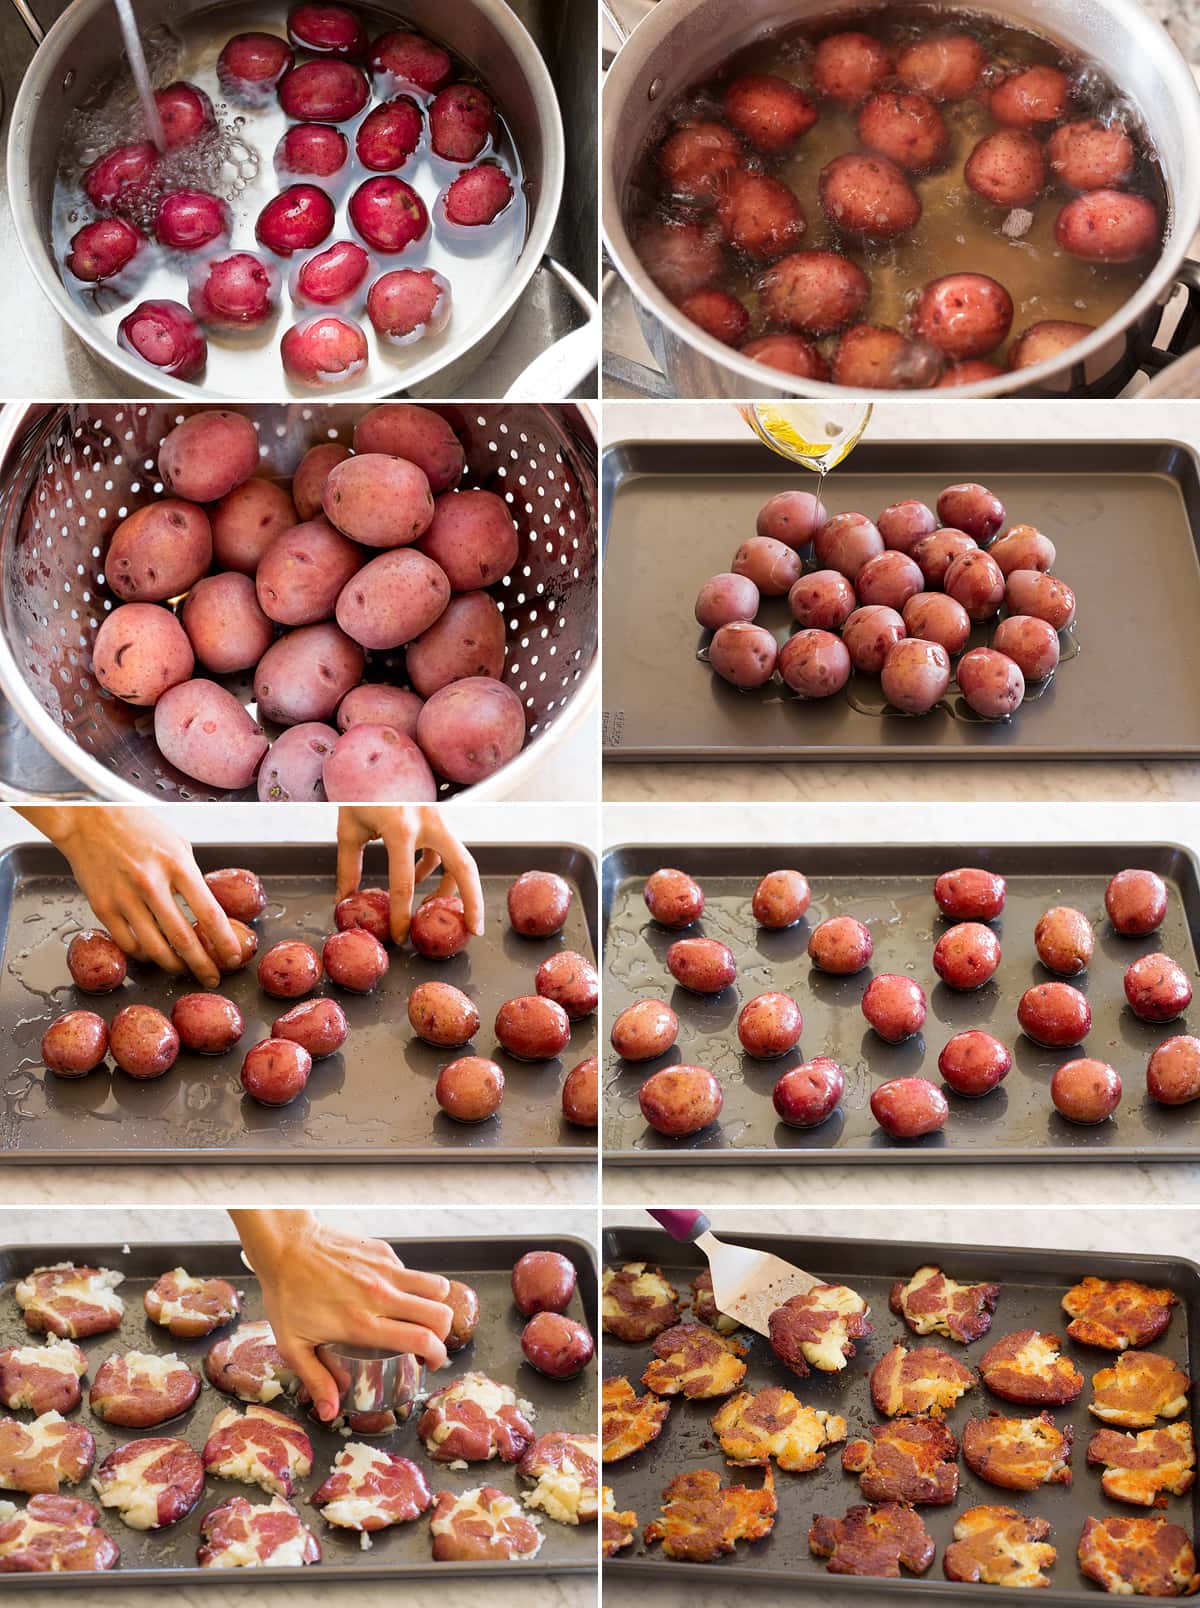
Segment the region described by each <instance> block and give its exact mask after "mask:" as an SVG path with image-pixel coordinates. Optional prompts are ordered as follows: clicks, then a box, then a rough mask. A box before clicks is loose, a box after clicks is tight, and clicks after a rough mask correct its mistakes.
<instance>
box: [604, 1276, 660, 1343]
mask: <svg viewBox="0 0 1200 1608" xmlns="http://www.w3.org/2000/svg"><path fill="white" fill-rule="evenodd" d="M600 1315H601V1320H602V1325H603V1328H604V1330H605V1333H606V1334H611V1335H613V1336H615V1337H616V1339H618V1340H629V1341H632V1342H634V1343H635V1344H636V1343H637V1342H639V1341H643V1340H653V1338H654V1336H655V1335H656V1334H661V1333H662V1332H663V1330H664V1329H669V1328H670V1327H671V1325H672V1324H673V1323H675V1322H677V1321H678V1318H679V1298H678V1297H677V1296H676V1294H675V1287H674V1285H673V1284H671V1283H670V1282H669V1281H668V1280H667V1279H666V1278H665V1277H664V1276H663V1271H662V1269H661V1268H659V1267H654V1266H653V1265H652V1264H651V1263H649V1262H626V1263H625V1265H624V1266H623V1267H606V1268H605V1269H604V1275H603V1281H602V1284H601V1299H600Z"/></svg>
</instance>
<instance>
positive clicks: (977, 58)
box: [896, 33, 988, 101]
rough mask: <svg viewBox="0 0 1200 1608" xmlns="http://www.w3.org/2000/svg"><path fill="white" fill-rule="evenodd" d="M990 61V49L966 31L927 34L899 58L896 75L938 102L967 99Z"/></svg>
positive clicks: (902, 52) (905, 49)
mask: <svg viewBox="0 0 1200 1608" xmlns="http://www.w3.org/2000/svg"><path fill="white" fill-rule="evenodd" d="M987 64H988V58H987V52H986V51H985V50H984V48H983V46H982V45H981V44H980V43H979V41H978V40H977V39H974V38H972V36H971V35H970V34H967V33H945V34H925V35H923V36H922V37H921V38H919V39H917V40H915V41H914V42H913V43H912V44H911V45H907V46H906V47H905V48H904V49H903V50H902V51H901V52H900V54H899V56H898V57H897V58H896V77H897V78H898V79H899V80H900V82H901V83H902V84H904V85H905V86H906V88H908V89H918V90H920V91H921V93H922V94H923V95H928V96H929V98H930V99H931V100H936V101H960V100H966V98H967V96H968V95H970V94H971V92H972V90H974V88H975V86H976V85H977V84H978V82H979V80H980V77H981V76H982V74H983V70H984V68H985V67H986V66H987Z"/></svg>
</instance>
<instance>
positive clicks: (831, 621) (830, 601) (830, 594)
mask: <svg viewBox="0 0 1200 1608" xmlns="http://www.w3.org/2000/svg"><path fill="white" fill-rule="evenodd" d="M856 603H857V599H856V598H855V596H854V588H853V587H852V586H851V585H850V582H849V581H848V580H847V579H846V577H845V576H844V575H842V574H840V573H839V572H838V571H837V570H834V569H823V570H812V571H811V572H810V573H809V574H808V575H802V576H801V577H800V579H799V580H798V581H796V582H795V584H794V585H793V587H792V589H791V591H790V592H789V593H788V608H789V609H791V611H792V617H793V619H794V620H795V621H796V623H797V625H802V626H811V627H815V629H817V630H818V631H840V630H841V628H842V626H843V625H845V623H846V621H847V620H848V619H849V618H850V616H851V615H852V614H853V613H854V609H855V606H856ZM756 612H757V610H756Z"/></svg>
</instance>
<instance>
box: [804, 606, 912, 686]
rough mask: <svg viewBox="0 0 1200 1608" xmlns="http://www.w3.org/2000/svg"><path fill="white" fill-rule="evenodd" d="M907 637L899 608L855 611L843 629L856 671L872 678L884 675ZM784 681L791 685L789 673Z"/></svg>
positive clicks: (843, 635) (870, 608)
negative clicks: (890, 657) (895, 650)
mask: <svg viewBox="0 0 1200 1608" xmlns="http://www.w3.org/2000/svg"><path fill="white" fill-rule="evenodd" d="M800 634H801V635H803V634H804V633H800ZM906 635H907V632H906V630H905V625H904V621H903V620H902V619H901V617H900V615H898V614H897V613H896V611H895V609H888V608H883V607H880V606H878V605H872V606H871V607H868V608H863V609H855V611H854V613H853V614H852V615H851V616H850V618H849V619H848V620H847V621H846V623H845V625H844V626H843V627H842V642H843V643H844V645H845V648H846V651H847V652H848V653H849V655H850V659H851V662H852V663H853V665H854V668H855V669H856V670H860V671H862V672H863V674H864V675H869V676H877V675H879V674H880V672H881V671H882V669H883V665H884V661H885V659H886V658H887V656H888V654H889V653H890V652H891V650H892V648H893V647H894V646H895V645H896V643H897V642H900V641H901V640H902V639H903V638H904V637H905V636H906ZM784 651H785V652H786V651H787V650H786V647H785V650H784ZM783 678H784V680H785V681H788V685H789V686H790V685H791V682H790V681H789V679H788V673H787V671H786V670H784V672H783ZM843 684H844V683H843ZM835 690H836V689H835Z"/></svg>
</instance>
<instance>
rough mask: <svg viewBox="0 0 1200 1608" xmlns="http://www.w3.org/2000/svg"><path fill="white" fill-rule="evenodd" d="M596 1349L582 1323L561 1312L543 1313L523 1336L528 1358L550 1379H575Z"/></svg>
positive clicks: (533, 1319) (530, 1363)
mask: <svg viewBox="0 0 1200 1608" xmlns="http://www.w3.org/2000/svg"><path fill="white" fill-rule="evenodd" d="M594 1350H595V1346H594V1345H593V1342H592V1337H591V1335H590V1334H589V1333H588V1332H587V1330H586V1329H585V1328H584V1327H583V1325H582V1323H576V1322H575V1320H574V1318H565V1317H564V1316H563V1315H562V1313H561V1312H539V1313H538V1314H537V1315H536V1316H535V1317H532V1318H530V1320H529V1322H528V1323H527V1324H526V1325H525V1329H524V1331H523V1333H522V1335H521V1351H522V1353H523V1355H524V1357H525V1361H526V1362H527V1363H528V1364H529V1366H530V1367H531V1368H536V1369H537V1371H538V1373H542V1374H545V1375H546V1377H547V1378H548V1379H574V1378H575V1376H576V1375H577V1374H580V1373H582V1372H583V1370H584V1369H585V1368H586V1367H587V1365H588V1363H589V1362H591V1360H592V1353H593V1352H594Z"/></svg>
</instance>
